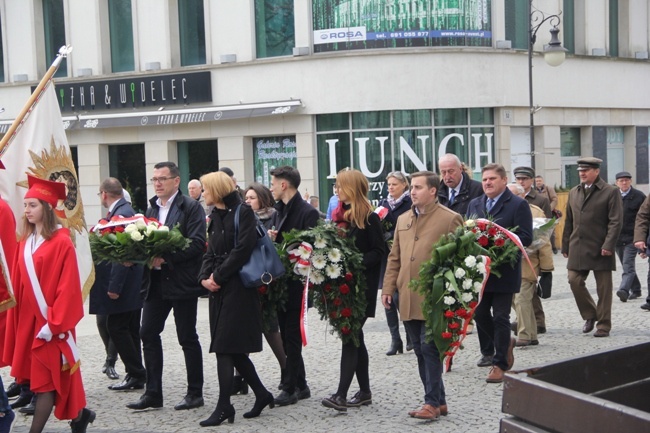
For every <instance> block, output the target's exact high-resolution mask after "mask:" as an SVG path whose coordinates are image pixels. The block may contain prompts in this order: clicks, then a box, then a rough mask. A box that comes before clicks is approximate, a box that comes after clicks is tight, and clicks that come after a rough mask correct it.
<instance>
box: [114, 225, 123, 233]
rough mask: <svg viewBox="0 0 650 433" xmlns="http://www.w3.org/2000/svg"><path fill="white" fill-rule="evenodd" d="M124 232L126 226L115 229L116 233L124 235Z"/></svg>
mask: <svg viewBox="0 0 650 433" xmlns="http://www.w3.org/2000/svg"><path fill="white" fill-rule="evenodd" d="M123 232H124V226H116V227H115V233H123Z"/></svg>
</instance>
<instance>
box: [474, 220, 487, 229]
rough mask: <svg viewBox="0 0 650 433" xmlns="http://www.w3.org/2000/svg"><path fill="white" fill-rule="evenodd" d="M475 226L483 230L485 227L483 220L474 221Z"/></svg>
mask: <svg viewBox="0 0 650 433" xmlns="http://www.w3.org/2000/svg"><path fill="white" fill-rule="evenodd" d="M476 227H478V228H479V230H481V231H483V230H485V227H486V225H485V222H483V221H477V222H476Z"/></svg>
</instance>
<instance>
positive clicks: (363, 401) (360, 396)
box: [348, 391, 372, 407]
mask: <svg viewBox="0 0 650 433" xmlns="http://www.w3.org/2000/svg"><path fill="white" fill-rule="evenodd" d="M369 404H372V394H371V393H369V392H363V391H359V392H357V393H356V394H354V397H352V398H351V399H350V400H348V407H361V406H368V405H369Z"/></svg>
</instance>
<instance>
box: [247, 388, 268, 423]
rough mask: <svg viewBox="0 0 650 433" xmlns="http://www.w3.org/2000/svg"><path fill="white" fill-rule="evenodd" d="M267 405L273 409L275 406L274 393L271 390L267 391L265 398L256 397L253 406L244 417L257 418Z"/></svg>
mask: <svg viewBox="0 0 650 433" xmlns="http://www.w3.org/2000/svg"><path fill="white" fill-rule="evenodd" d="M266 406H268V407H270V408H271V409H273V408H274V407H275V401H274V400H273V394H271V393H270V392H269V393H267V394H266V396H265V397H264V398H256V399H255V404H254V405H253V408H252V409H251V410H250V411H248V412H246V413H245V414H244V418H256V417H258V416H260V414H261V413H262V411H263V410H264V408H265V407H266Z"/></svg>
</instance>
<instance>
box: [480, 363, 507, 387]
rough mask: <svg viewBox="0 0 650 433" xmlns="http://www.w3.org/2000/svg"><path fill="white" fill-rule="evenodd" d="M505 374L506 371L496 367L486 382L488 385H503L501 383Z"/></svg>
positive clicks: (492, 369) (491, 370) (493, 367)
mask: <svg viewBox="0 0 650 433" xmlns="http://www.w3.org/2000/svg"><path fill="white" fill-rule="evenodd" d="M504 374H505V371H503V370H501V369H500V368H499V367H497V366H496V365H494V366H492V368H491V369H490V373H489V374H488V376H487V378H486V379H485V381H486V382H487V383H501V382H503V375H504Z"/></svg>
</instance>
